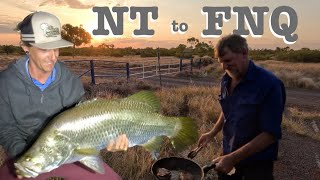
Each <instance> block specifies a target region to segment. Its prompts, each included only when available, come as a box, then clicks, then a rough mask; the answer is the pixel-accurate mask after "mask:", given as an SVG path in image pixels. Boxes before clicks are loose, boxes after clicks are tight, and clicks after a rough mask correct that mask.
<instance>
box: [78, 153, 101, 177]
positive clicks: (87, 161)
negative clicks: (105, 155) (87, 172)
mask: <svg viewBox="0 0 320 180" xmlns="http://www.w3.org/2000/svg"><path fill="white" fill-rule="evenodd" d="M79 162H80V163H81V164H83V165H85V166H86V167H88V168H89V169H91V170H93V171H95V172H97V173H99V174H104V173H105V170H104V167H103V163H104V162H103V161H102V160H101V159H100V157H98V156H89V157H84V158H82V159H81V160H79Z"/></svg>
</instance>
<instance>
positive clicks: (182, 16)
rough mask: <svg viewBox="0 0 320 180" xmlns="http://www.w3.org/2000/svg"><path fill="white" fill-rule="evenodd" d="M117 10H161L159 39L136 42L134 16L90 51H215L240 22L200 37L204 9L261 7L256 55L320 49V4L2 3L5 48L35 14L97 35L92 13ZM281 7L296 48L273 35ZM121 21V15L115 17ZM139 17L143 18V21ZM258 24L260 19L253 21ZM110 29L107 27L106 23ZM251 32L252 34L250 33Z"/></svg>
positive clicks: (156, 26) (0, 32) (217, 0)
mask: <svg viewBox="0 0 320 180" xmlns="http://www.w3.org/2000/svg"><path fill="white" fill-rule="evenodd" d="M98 6H99V7H109V8H110V9H111V8H112V7H115V6H126V7H129V9H130V7H133V6H135V7H152V6H155V7H158V18H157V19H156V20H152V19H151V15H150V14H149V21H148V27H149V29H153V30H154V32H155V33H154V35H152V36H150V37H136V36H133V30H134V29H139V18H137V19H134V20H130V18H129V17H130V16H129V14H130V12H127V13H125V14H124V19H123V24H124V26H123V30H124V33H123V35H121V36H117V37H115V36H112V35H99V36H95V35H92V37H93V39H92V40H91V44H87V45H86V46H90V45H93V46H98V45H99V44H101V43H106V44H113V45H115V47H130V46H131V47H134V48H145V47H154V48H155V47H160V48H171V47H176V46H178V45H179V44H187V39H188V38H191V37H195V38H197V39H199V40H200V41H201V42H206V43H208V42H209V41H210V42H212V44H213V45H214V44H215V43H216V42H217V41H218V39H219V37H221V36H223V35H226V34H230V33H232V32H233V30H234V29H236V27H237V22H238V16H237V15H236V14H231V18H230V20H229V21H227V22H223V25H222V27H221V30H222V35H221V36H217V37H202V36H201V33H202V32H203V30H205V29H206V28H207V27H206V26H207V21H208V20H207V16H206V15H205V14H202V13H201V11H202V8H203V7H205V6H209V7H230V8H231V9H233V8H234V7H249V8H250V9H252V8H253V7H255V6H257V7H262V6H266V7H268V8H269V11H268V12H267V13H266V14H265V15H264V16H263V21H264V27H263V34H262V35H261V37H254V36H253V35H252V34H249V35H248V36H247V37H246V38H247V40H248V43H249V47H250V48H252V49H261V48H268V49H275V48H276V47H286V46H289V47H290V48H292V49H300V48H310V49H320V43H319V42H320V41H319V40H320V35H319V34H318V33H319V32H320V23H319V22H320V21H319V19H320V13H319V9H318V8H319V7H320V1H319V0H308V1H302V0H286V1H283V0H277V1H271V0H174V1H172V0H119V1H116V0H16V1H12V0H1V1H0V44H1V45H4V44H13V45H18V44H19V41H20V37H19V33H18V32H15V31H14V30H13V29H14V28H15V26H16V25H17V24H18V23H19V22H20V21H21V20H23V18H24V17H25V16H27V15H28V14H30V13H32V12H34V11H46V12H50V13H52V14H55V15H56V16H58V17H59V19H60V21H61V24H67V23H68V24H71V25H73V26H80V25H82V26H83V28H84V29H85V30H86V31H88V32H89V33H90V34H92V31H93V30H94V29H97V27H98V15H97V13H96V12H93V10H92V8H93V7H98ZM280 6H289V7H291V8H292V9H293V10H294V11H295V13H296V14H297V20H298V23H297V28H296V30H295V31H294V32H293V34H297V35H298V39H297V40H296V42H295V43H293V44H287V43H286V42H285V41H284V39H283V38H281V37H277V36H275V35H274V34H273V33H272V27H270V25H269V20H270V17H271V15H272V13H273V11H274V10H275V9H276V8H278V7H280ZM113 17H114V18H115V21H116V13H113ZM138 17H139V16H138ZM254 18H255V16H254ZM173 21H175V22H177V23H179V24H181V23H185V24H187V25H188V29H187V31H186V32H185V33H183V34H181V33H173V32H172V26H171V23H172V22H173ZM279 22H280V24H281V23H286V24H289V25H290V18H288V16H286V15H285V14H282V15H281V16H280V18H279ZM105 25H106V26H105V28H108V22H107V21H106V20H105ZM246 29H248V28H247V27H246Z"/></svg>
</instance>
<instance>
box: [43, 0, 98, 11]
mask: <svg viewBox="0 0 320 180" xmlns="http://www.w3.org/2000/svg"><path fill="white" fill-rule="evenodd" d="M49 5H53V6H68V7H69V8H72V9H89V8H92V7H93V6H94V5H87V4H83V3H82V2H80V1H79V0H47V1H44V2H42V3H41V4H40V5H39V7H41V6H49Z"/></svg>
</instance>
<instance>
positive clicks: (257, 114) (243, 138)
mask: <svg viewBox="0 0 320 180" xmlns="http://www.w3.org/2000/svg"><path fill="white" fill-rule="evenodd" d="M215 55H216V57H217V58H218V60H219V63H220V64H221V65H222V67H223V69H224V71H225V72H226V73H225V75H224V76H223V78H222V81H221V94H220V95H219V102H220V105H221V108H222V112H221V114H220V116H219V118H218V120H217V122H216V124H215V126H214V127H213V129H212V130H211V131H210V132H207V133H205V134H203V135H202V136H201V137H200V139H199V146H204V145H206V144H207V143H208V142H210V141H211V140H212V139H213V138H214V136H216V134H217V133H218V132H219V131H221V130H222V129H223V154H222V155H221V156H220V157H218V158H216V159H214V160H213V163H216V170H217V171H218V172H219V173H218V174H219V179H222V180H225V179H232V180H234V179H241V180H242V179H245V180H248V179H259V180H261V179H268V180H269V179H273V161H274V160H276V159H277V154H278V145H279V139H280V138H281V121H282V113H283V111H284V105H285V101H286V94H285V88H284V85H283V83H282V82H281V80H279V79H278V78H277V77H276V76H274V75H273V74H272V73H271V72H269V71H267V70H265V69H263V68H261V67H258V66H256V65H255V64H254V63H253V61H251V60H249V57H248V45H247V42H246V39H245V38H243V37H241V36H239V35H235V34H233V35H228V36H225V37H223V38H222V39H220V40H219V42H218V44H217V45H216V47H215ZM233 167H235V168H236V172H235V174H233V175H231V176H229V175H227V174H226V173H228V172H230V171H231V170H232V168H233Z"/></svg>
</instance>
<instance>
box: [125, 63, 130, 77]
mask: <svg viewBox="0 0 320 180" xmlns="http://www.w3.org/2000/svg"><path fill="white" fill-rule="evenodd" d="M126 71H127V82H129V78H130V66H129V63H126Z"/></svg>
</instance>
